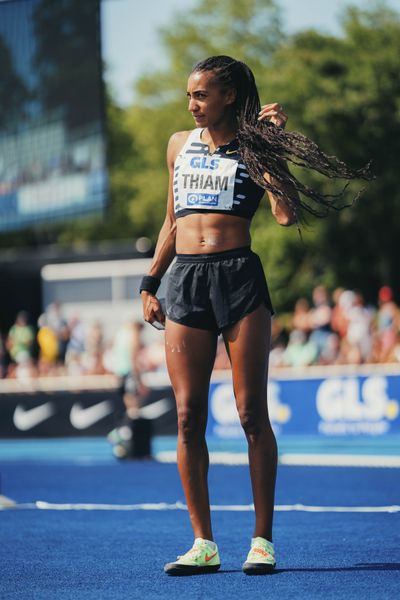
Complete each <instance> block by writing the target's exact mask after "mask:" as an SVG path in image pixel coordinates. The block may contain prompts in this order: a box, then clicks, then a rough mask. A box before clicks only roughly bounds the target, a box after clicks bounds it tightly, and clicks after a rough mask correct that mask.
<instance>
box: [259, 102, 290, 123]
mask: <svg viewBox="0 0 400 600" xmlns="http://www.w3.org/2000/svg"><path fill="white" fill-rule="evenodd" d="M267 119H268V120H269V121H271V123H273V124H274V125H276V126H277V127H281V129H284V127H285V125H286V121H287V120H288V116H287V114H286V113H285V112H284V110H283V108H282V106H281V105H280V104H278V103H277V102H273V103H272V104H264V106H262V107H261V110H260V112H259V113H258V121H265V120H267Z"/></svg>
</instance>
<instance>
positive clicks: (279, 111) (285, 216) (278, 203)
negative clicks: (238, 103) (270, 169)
mask: <svg viewBox="0 0 400 600" xmlns="http://www.w3.org/2000/svg"><path fill="white" fill-rule="evenodd" d="M264 119H268V120H269V121H271V123H274V125H276V126H277V127H282V129H283V128H284V127H285V125H286V121H287V120H288V117H287V114H286V113H285V112H284V110H283V108H282V106H281V105H280V104H278V103H277V102H274V103H272V104H265V105H264V106H262V107H261V111H260V113H259V116H258V120H259V121H262V120H264ZM283 165H284V168H285V169H287V170H288V167H287V164H286V163H283ZM264 178H265V180H266V181H267V182H268V183H271V184H273V185H274V186H275V187H277V188H278V189H279V190H281V191H282V192H283V194H284V195H283V196H281V195H277V194H273V193H272V192H269V191H268V190H267V195H268V199H269V202H270V204H271V212H272V214H273V216H274V218H275V220H276V221H277V223H279V225H284V226H289V225H293V224H294V223H297V221H298V219H297V215H296V213H295V211H294V209H293V208H292V206H291V205H290V204H289V202H286V201H285V197H291V198H293V199H294V200H295V202H296V204H297V203H298V199H299V195H298V193H297V190H296V189H295V188H294V187H293V186H291V185H288V184H284V183H281V182H280V181H278V180H277V179H275V178H274V177H272V176H271V175H270V174H269V173H264Z"/></svg>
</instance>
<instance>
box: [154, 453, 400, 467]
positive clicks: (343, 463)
mask: <svg viewBox="0 0 400 600" xmlns="http://www.w3.org/2000/svg"><path fill="white" fill-rule="evenodd" d="M156 459H157V460H158V461H160V462H163V463H176V452H175V451H168V452H158V453H157V455H156ZM210 463H211V464H214V465H232V466H237V465H248V464H249V459H248V456H247V454H246V453H244V452H210ZM279 463H280V464H281V465H293V466H305V467H384V468H400V456H395V455H389V456H384V455H381V456H378V455H371V454H298V453H295V454H292V453H285V454H281V455H280V456H279Z"/></svg>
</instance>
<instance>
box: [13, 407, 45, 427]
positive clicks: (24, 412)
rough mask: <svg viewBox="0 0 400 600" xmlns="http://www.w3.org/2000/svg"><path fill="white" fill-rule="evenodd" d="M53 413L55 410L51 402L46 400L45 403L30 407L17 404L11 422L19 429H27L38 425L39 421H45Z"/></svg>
mask: <svg viewBox="0 0 400 600" xmlns="http://www.w3.org/2000/svg"><path fill="white" fill-rule="evenodd" d="M54 413H55V410H54V405H53V403H52V402H46V404H41V405H40V406H35V408H30V409H26V408H24V407H23V406H20V405H19V404H18V405H17V406H16V408H15V411H14V415H13V422H14V425H15V427H16V428H17V429H19V430H20V431H28V430H29V429H33V428H34V427H36V426H37V425H39V423H42V421H46V419H48V418H49V417H51V416H53V415H54Z"/></svg>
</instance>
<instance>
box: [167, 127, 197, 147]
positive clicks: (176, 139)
mask: <svg viewBox="0 0 400 600" xmlns="http://www.w3.org/2000/svg"><path fill="white" fill-rule="evenodd" d="M193 131H194V130H193V129H188V130H187V131H176V132H175V133H173V134H172V135H171V137H170V138H169V144H173V145H179V144H181V146H182V145H183V144H184V143H185V142H186V140H187V139H188V137H189V136H190V134H191V133H192V132H193Z"/></svg>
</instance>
